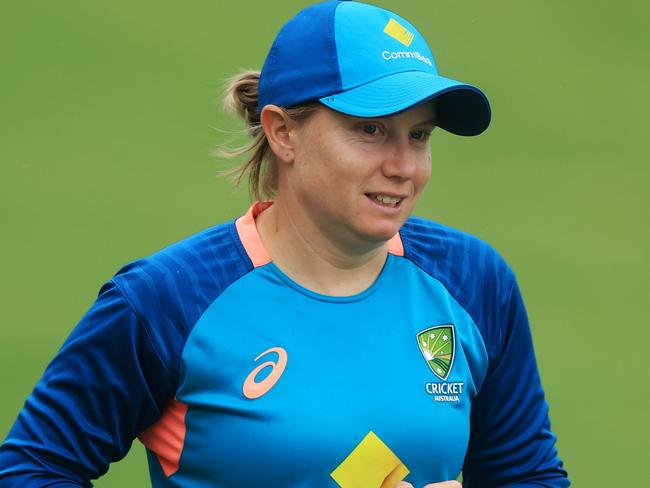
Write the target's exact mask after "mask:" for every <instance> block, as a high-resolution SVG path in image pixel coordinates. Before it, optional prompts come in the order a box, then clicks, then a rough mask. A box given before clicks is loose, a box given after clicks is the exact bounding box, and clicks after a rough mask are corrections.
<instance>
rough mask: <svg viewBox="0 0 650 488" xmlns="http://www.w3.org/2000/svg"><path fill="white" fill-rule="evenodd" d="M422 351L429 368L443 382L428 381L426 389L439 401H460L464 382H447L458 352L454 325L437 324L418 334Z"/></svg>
mask: <svg viewBox="0 0 650 488" xmlns="http://www.w3.org/2000/svg"><path fill="white" fill-rule="evenodd" d="M417 341H418V346H419V347H420V352H421V353H422V355H423V356H424V359H425V360H426V362H427V364H428V365H429V368H430V369H431V371H432V372H433V374H435V375H436V376H437V377H438V378H440V379H441V380H442V382H436V383H426V384H425V385H424V389H425V390H426V392H427V393H428V394H430V395H433V399H434V400H435V401H437V402H458V401H460V399H459V395H462V393H463V386H464V383H461V382H447V378H449V375H450V373H451V369H452V367H453V365H454V356H455V354H456V337H455V332H454V326H453V325H451V324H449V325H436V326H434V327H429V328H428V329H425V330H423V331H421V332H418V335H417Z"/></svg>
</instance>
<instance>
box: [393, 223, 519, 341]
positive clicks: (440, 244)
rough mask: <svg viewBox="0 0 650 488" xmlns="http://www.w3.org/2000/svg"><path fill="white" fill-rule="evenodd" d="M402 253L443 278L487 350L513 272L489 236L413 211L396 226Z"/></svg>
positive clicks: (497, 327)
mask: <svg viewBox="0 0 650 488" xmlns="http://www.w3.org/2000/svg"><path fill="white" fill-rule="evenodd" d="M400 237H401V239H402V244H403V246H404V257H405V258H407V259H409V260H410V261H412V262H413V263H414V264H415V265H417V266H418V267H420V268H421V269H422V270H423V271H424V272H426V273H427V274H429V275H430V276H432V277H434V278H435V279H436V280H438V281H439V282H441V283H442V284H443V285H444V286H445V288H446V289H447V290H448V292H449V293H450V295H452V296H453V297H454V299H455V300H456V301H457V302H458V303H459V304H460V305H461V306H462V307H463V308H464V309H465V310H466V311H467V312H468V314H469V315H470V316H471V317H472V320H473V321H474V322H475V324H476V325H477V327H478V328H479V330H480V332H481V334H482V336H483V338H484V340H485V342H486V345H487V346H488V350H489V349H490V345H491V344H493V345H495V343H497V342H499V337H500V336H501V328H502V327H503V326H504V324H505V320H503V319H504V317H505V315H507V313H508V307H509V303H510V301H511V298H512V292H513V288H514V287H515V286H516V280H515V275H514V273H513V271H512V269H511V268H510V266H509V265H508V264H507V262H506V261H505V260H504V258H503V257H502V256H501V255H500V254H499V253H498V252H497V251H496V250H495V249H494V248H493V247H492V246H491V245H490V244H488V243H487V242H485V241H483V240H482V239H480V238H478V237H476V236H473V235H471V234H468V233H467V232H463V231H460V230H458V229H454V228H452V227H449V226H446V225H443V224H440V223H437V222H432V221H430V220H426V219H422V218H419V217H411V218H410V219H409V220H408V221H407V222H406V223H405V225H404V226H403V227H402V229H401V230H400Z"/></svg>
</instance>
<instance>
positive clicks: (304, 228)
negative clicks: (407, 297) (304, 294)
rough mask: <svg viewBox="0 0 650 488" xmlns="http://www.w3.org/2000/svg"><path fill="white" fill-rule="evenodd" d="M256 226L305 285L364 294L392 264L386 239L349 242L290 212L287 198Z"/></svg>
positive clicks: (325, 290) (273, 252)
mask: <svg viewBox="0 0 650 488" xmlns="http://www.w3.org/2000/svg"><path fill="white" fill-rule="evenodd" d="M256 226H257V230H258V233H259V235H260V239H261V240H262V243H263V244H264V247H265V248H266V250H267V252H268V253H269V255H270V256H271V259H272V260H273V262H274V263H275V264H276V266H278V267H279V268H280V269H281V270H282V271H283V272H284V273H285V274H287V275H288V276H289V277H290V278H291V279H293V280H294V281H296V282H298V283H300V284H301V285H302V286H304V287H305V288H308V289H310V290H312V291H314V292H317V293H321V294H324V295H331V296H349V295H354V294H357V293H361V292H362V291H364V290H366V289H367V288H368V287H370V285H372V283H373V282H374V281H375V280H376V279H377V276H379V273H380V272H381V270H382V268H383V266H384V263H385V262H386V256H387V253H388V250H387V249H388V248H387V245H386V243H379V244H365V245H362V244H361V243H351V242H344V241H342V240H341V239H340V238H339V236H332V235H328V234H327V233H326V232H325V231H324V230H323V229H321V228H319V227H318V225H316V224H315V223H314V222H311V221H309V220H308V219H301V216H300V215H295V213H292V212H288V211H287V210H286V208H285V206H284V205H283V202H282V200H281V199H278V200H276V201H275V203H274V204H273V205H272V206H271V207H270V208H268V209H267V210H265V211H264V212H262V213H261V214H260V215H259V216H258V217H257V219H256Z"/></svg>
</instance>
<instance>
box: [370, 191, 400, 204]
mask: <svg viewBox="0 0 650 488" xmlns="http://www.w3.org/2000/svg"><path fill="white" fill-rule="evenodd" d="M366 196H367V197H368V198H370V199H371V200H373V201H374V202H377V203H380V204H381V205H385V206H387V207H397V206H398V205H399V204H400V203H401V202H402V200H403V198H401V197H391V196H388V195H381V194H370V193H367V194H366Z"/></svg>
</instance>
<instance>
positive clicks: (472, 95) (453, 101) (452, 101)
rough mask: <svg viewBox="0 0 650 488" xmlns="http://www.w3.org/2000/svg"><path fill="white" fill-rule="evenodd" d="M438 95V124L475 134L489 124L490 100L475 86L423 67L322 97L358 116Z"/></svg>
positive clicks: (382, 114)
mask: <svg viewBox="0 0 650 488" xmlns="http://www.w3.org/2000/svg"><path fill="white" fill-rule="evenodd" d="M434 98H435V99H436V102H437V105H436V125H437V126H438V127H441V128H442V129H445V130H446V131H449V132H451V133H453V134H458V135H462V136H475V135H478V134H480V133H481V132H483V131H484V130H485V129H487V127H488V125H490V117H491V110H490V103H489V102H488V99H487V97H486V96H485V95H484V94H483V92H482V91H481V90H479V89H478V88H476V87H475V86H472V85H468V84H465V83H461V82H459V81H456V80H452V79H450V78H445V77H443V76H437V75H434V74H433V73H426V72H422V71H405V72H402V73H395V74H391V75H389V76H385V77H384V78H379V79H377V80H374V81H371V82H370V83H366V84H365V85H361V86H358V87H356V88H352V89H350V90H347V91H344V92H341V93H337V94H334V95H330V96H327V97H324V98H321V99H320V102H321V103H323V104H324V105H326V106H328V107H330V108H331V109H334V110H336V111H338V112H342V113H345V114H348V115H353V116H355V117H386V116H390V115H395V114H398V113H399V112H403V111H405V110H408V109H410V108H412V107H414V106H416V105H419V104H421V103H423V102H426V101H429V100H432V99H434Z"/></svg>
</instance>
